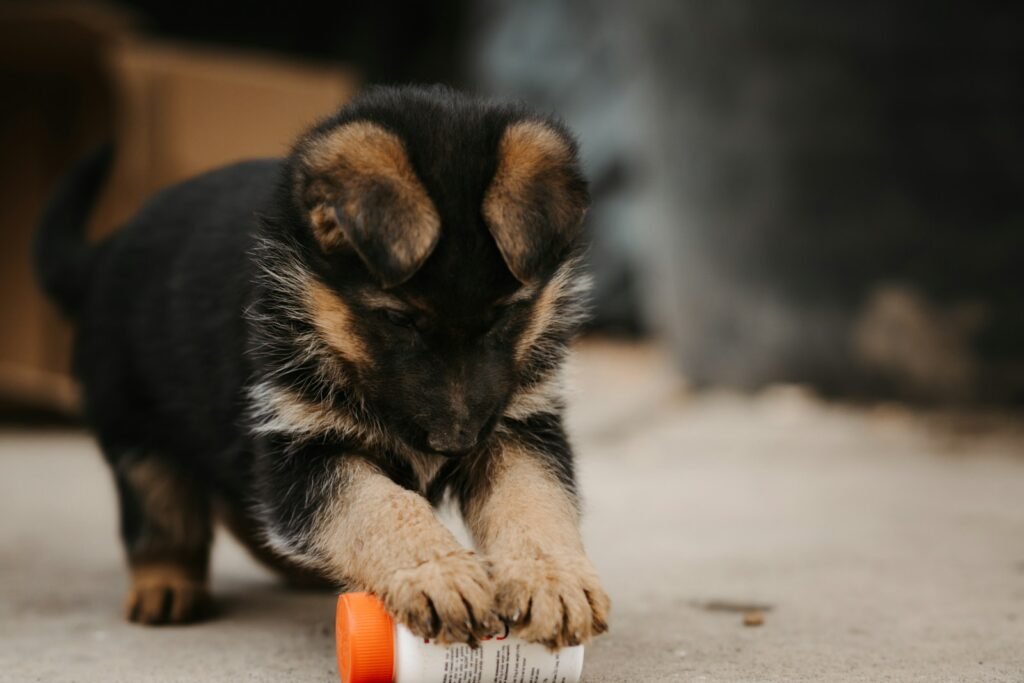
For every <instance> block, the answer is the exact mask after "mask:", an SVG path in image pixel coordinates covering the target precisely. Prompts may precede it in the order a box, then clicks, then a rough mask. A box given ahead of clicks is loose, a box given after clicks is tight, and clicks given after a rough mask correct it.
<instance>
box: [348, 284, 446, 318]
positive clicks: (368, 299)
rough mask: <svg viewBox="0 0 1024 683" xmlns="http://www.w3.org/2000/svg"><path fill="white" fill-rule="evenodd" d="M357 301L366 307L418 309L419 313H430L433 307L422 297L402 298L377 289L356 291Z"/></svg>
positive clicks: (403, 310) (406, 310)
mask: <svg viewBox="0 0 1024 683" xmlns="http://www.w3.org/2000/svg"><path fill="white" fill-rule="evenodd" d="M355 296H356V298H357V299H359V303H361V304H363V305H364V306H366V307H368V308H374V309H391V310H395V311H402V312H408V311H418V312H420V313H428V314H429V313H432V312H433V308H431V306H430V304H428V303H427V302H426V301H423V300H422V299H418V298H413V297H409V298H408V299H402V298H401V297H399V296H396V295H394V294H391V293H389V292H384V291H381V290H378V289H363V290H360V291H358V292H357V293H356V295H355Z"/></svg>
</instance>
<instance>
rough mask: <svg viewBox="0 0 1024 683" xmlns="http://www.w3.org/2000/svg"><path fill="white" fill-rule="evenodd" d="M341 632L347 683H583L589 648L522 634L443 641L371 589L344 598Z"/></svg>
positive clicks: (342, 670) (340, 605)
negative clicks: (406, 622)
mask: <svg viewBox="0 0 1024 683" xmlns="http://www.w3.org/2000/svg"><path fill="white" fill-rule="evenodd" d="M335 636H336V638H337V642H338V672H339V673H340V674H341V683H578V682H579V680H580V676H581V675H582V673H583V646H582V645H577V646H575V647H567V648H563V649H561V650H558V651H556V652H551V651H550V650H548V649H547V648H545V647H544V646H543V645H537V644H535V643H527V642H525V641H522V640H519V639H517V638H510V637H498V638H492V639H490V640H485V641H483V642H481V643H480V646H479V647H478V648H475V649H474V648H471V647H469V646H468V645H448V646H445V645H438V644H437V643H432V642H430V641H429V640H425V639H424V638H421V637H419V636H415V635H413V634H412V632H411V631H409V630H408V629H407V628H405V627H404V626H402V625H401V624H395V623H394V622H393V621H392V620H391V617H390V616H388V613H387V612H386V611H385V609H384V605H383V604H381V602H380V601H379V600H378V599H377V598H375V597H374V596H372V595H370V594H369V593H345V594H344V595H341V596H339V597H338V613H337V621H336V631H335Z"/></svg>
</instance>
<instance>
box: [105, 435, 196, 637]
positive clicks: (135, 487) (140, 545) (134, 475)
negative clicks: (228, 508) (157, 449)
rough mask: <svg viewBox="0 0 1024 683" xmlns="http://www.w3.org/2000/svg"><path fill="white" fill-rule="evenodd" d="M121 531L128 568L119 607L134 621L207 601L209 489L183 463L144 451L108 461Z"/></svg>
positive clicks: (174, 617) (177, 619) (178, 617)
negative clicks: (126, 587) (128, 580)
mask: <svg viewBox="0 0 1024 683" xmlns="http://www.w3.org/2000/svg"><path fill="white" fill-rule="evenodd" d="M114 478H115V481H116V484H117V491H118V496H119V499H120V504H121V536H122V540H123V541H124V546H125V550H126V552H127V556H128V566H129V569H130V570H131V588H130V589H129V591H128V596H127V598H126V599H125V605H124V613H125V618H127V619H128V620H129V621H134V622H138V623H141V624H180V623H187V622H190V621H197V620H199V619H201V618H203V617H204V616H205V615H206V613H207V611H208V607H209V595H208V593H207V588H206V583H207V573H208V566H209V557H210V543H211V541H212V537H213V532H212V523H211V514H210V503H209V495H208V493H207V491H206V489H205V487H204V486H203V485H202V484H201V483H200V482H199V481H198V479H197V478H196V477H195V476H194V474H193V473H191V472H189V470H188V469H187V468H186V467H183V466H182V465H180V464H178V463H175V462H174V461H173V460H171V459H170V458H167V457H164V456H161V455H158V454H152V453H145V454H130V455H123V456H121V457H119V458H117V459H115V460H114Z"/></svg>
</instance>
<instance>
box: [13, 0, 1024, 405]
mask: <svg viewBox="0 0 1024 683" xmlns="http://www.w3.org/2000/svg"><path fill="white" fill-rule="evenodd" d="M0 7H2V14H0V17H2V18H0V73H2V79H3V92H4V93H5V95H4V97H3V105H2V109H0V117H2V118H0V136H2V141H3V145H4V149H5V150H6V151H7V153H6V154H5V155H4V158H3V160H2V161H0V164H2V168H3V171H2V173H3V176H2V178H3V182H2V184H0V192H2V193H3V196H2V199H0V203H2V206H3V207H4V209H3V210H4V215H5V221H4V231H3V236H2V240H3V243H2V245H0V246H2V250H0V259H2V273H3V275H2V277H3V278H4V280H3V283H2V286H0V321H3V323H4V330H5V332H4V334H3V336H2V338H0V395H2V396H3V398H4V399H5V400H8V401H10V402H12V403H14V404H16V405H26V406H38V407H42V408H58V409H62V410H66V409H68V408H71V407H73V393H72V391H71V389H70V387H69V386H68V385H67V384H66V381H65V376H66V373H65V365H64V358H65V356H66V347H67V339H66V334H65V333H64V332H63V331H62V330H61V328H60V325H59V324H58V323H56V321H54V320H53V319H52V318H51V315H50V313H49V312H48V311H47V309H46V307H45V305H44V304H43V303H42V302H41V301H40V299H39V296H38V294H37V293H36V292H35V289H34V287H33V285H32V283H31V278H30V273H29V270H28V265H27V260H26V258H25V255H26V253H27V251H26V248H27V244H28V239H29V235H30V233H31V231H32V228H33V226H34V225H35V222H36V220H37V219H38V216H39V212H40V209H41V206H42V204H43V202H44V199H45V196H46V193H47V192H48V191H49V190H50V189H51V188H52V186H53V184H54V182H55V181H56V179H57V178H58V177H59V176H60V174H61V173H62V172H63V171H64V170H65V169H66V167H67V166H68V164H69V163H70V162H71V161H72V160H73V159H75V158H76V157H77V156H79V155H80V154H82V153H83V151H85V150H87V149H88V148H89V147H90V146H92V145H94V144H96V143H97V142H98V141H101V140H104V139H115V140H116V141H117V144H118V147H119V150H120V152H119V154H120V158H119V160H118V168H117V171H116V174H115V180H114V182H113V184H112V186H111V187H110V189H109V192H108V196H107V198H106V201H105V202H104V205H103V207H102V209H101V211H100V212H99V214H98V215H97V219H96V221H95V232H96V234H101V233H103V232H105V231H109V230H112V229H114V227H115V226H116V225H117V224H118V222H119V221H121V220H124V219H125V218H126V217H127V216H129V215H131V213H132V212H133V211H134V210H135V209H136V208H137V207H138V205H139V204H140V203H141V202H142V201H143V200H144V199H145V198H146V197H147V196H149V195H150V194H151V193H152V192H153V191H155V190H156V189H158V188H160V187H161V186H164V185H166V184H168V183H171V182H174V181H177V180H180V179H182V178H184V177H187V176H190V175H193V174H195V173H197V172H199V171H202V170H205V169H208V168H212V167H215V166H218V165H221V164H224V163H226V162H229V161H232V160H235V159H240V158H247V157H253V156H260V155H274V154H280V153H282V152H284V151H285V150H286V149H287V144H288V142H289V141H290V140H291V139H292V138H293V137H294V135H295V134H296V133H297V132H298V131H300V130H301V129H302V128H303V127H305V126H306V125H308V124H309V123H310V122H311V121H313V120H315V119H316V118H317V117H318V116H321V115H323V114H325V113H326V112H329V111H331V109H332V108H334V107H336V106H338V105H339V104H341V103H343V102H344V101H345V100H347V99H348V98H350V97H352V96H353V95H354V94H356V93H357V92H358V90H359V88H360V87H362V86H363V85H365V84H368V83H407V82H443V83H448V84H452V85H455V86H457V87H460V88H465V89H469V90H473V91H476V92H481V93H486V94H492V95H495V96H501V97H514V98H521V99H523V100H525V101H527V102H529V103H530V104H532V105H534V106H537V107H540V108H542V109H550V110H554V111H557V112H559V113H561V115H562V116H564V118H565V119H566V120H567V121H568V123H569V124H570V125H571V126H572V128H573V129H574V130H576V131H577V132H578V134H579V137H580V140H581V143H582V149H583V154H584V159H585V164H586V170H587V173H588V175H589V177H590V179H591V181H592V183H593V193H594V207H593V210H592V211H591V213H590V218H589V221H588V230H589V235H588V238H589V240H590V252H589V253H590V260H591V266H592V269H593V272H594V274H595V277H596V290H595V298H594V304H595V318H594V322H593V331H594V332H595V333H601V334H605V335H616V336H620V337H628V338H643V337H654V338H657V339H660V340H662V341H663V342H664V343H665V344H667V346H668V347H669V348H670V349H671V354H672V357H673V360H674V364H675V366H676V367H677V368H678V370H679V371H680V372H681V374H682V376H683V377H685V379H686V381H687V383H688V384H689V385H690V386H692V387H708V386H728V387H735V388H741V389H758V388H761V387H764V386H766V385H769V384H772V383H777V382H787V383H800V384H803V385H806V386H809V387H812V388H813V389H814V390H815V391H816V392H818V393H820V394H822V395H825V396H841V397H846V398H855V399H868V400H871V399H893V398H895V399H902V400H909V401H913V402H917V403H929V404H935V403H938V404H953V405H959V406H963V405H992V404H995V405H1003V406H1012V405H1019V404H1020V402H1021V401H1022V400H1024V297H1022V296H1021V292H1022V291H1024V286H1022V285H1024V275H1022V274H1021V270H1020V268H1019V267H1018V266H1019V263H1020V259H1021V257H1022V255H1024V203H1022V201H1021V196H1022V190H1024V188H1022V182H1024V181H1022V179H1024V161H1022V160H1024V82H1022V81H1024V71H1022V68H1021V66H1020V64H1022V63H1024V54H1022V53H1024V43H1022V41H1021V40H1020V38H1021V30H1020V26H1021V23H1022V21H1024V11H1022V10H1021V8H1020V7H1018V6H1017V5H1016V4H1014V3H975V4H966V3H937V4H934V5H933V6H930V7H928V8H927V10H925V9H924V8H922V7H920V6H915V5H914V4H913V3H819V2H813V1H811V0H806V1H805V0H780V1H778V2H773V3H761V2H756V1H754V0H726V1H722V2H701V1H679V2H670V3H665V2H659V1H657V0H639V1H638V2H630V3H620V2H614V1H611V0H608V1H605V0H595V1H593V2H586V3H584V2H566V3H551V2H544V1H541V0H524V1H522V2H498V1H492V0H483V1H481V2H469V1H468V0H455V1H453V0H443V1H437V2H431V3H402V2H396V1H394V0H381V1H377V2H373V3H351V2H335V3H328V4H324V5H315V12H314V14H315V17H316V19H315V21H310V15H309V13H308V12H307V11H305V10H304V9H303V3H294V4H287V5H286V4H282V3H273V2H242V1H240V0H239V1H237V2H221V3H213V4H211V3H207V2H200V1H199V0H181V1H179V2H174V3H167V2H161V1H156V0H128V1H124V2H119V3H107V4H98V3H45V2H31V3H16V2H9V3H4V4H2V5H0ZM313 7H314V5H308V8H309V11H313V9H312V8H313Z"/></svg>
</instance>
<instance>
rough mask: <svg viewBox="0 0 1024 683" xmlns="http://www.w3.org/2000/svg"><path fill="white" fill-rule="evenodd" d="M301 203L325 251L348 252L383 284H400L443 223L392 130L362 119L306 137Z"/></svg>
mask: <svg viewBox="0 0 1024 683" xmlns="http://www.w3.org/2000/svg"><path fill="white" fill-rule="evenodd" d="M298 155H299V164H300V175H301V177H300V178H299V184H300V187H299V193H300V201H301V203H302V205H303V207H304V209H305V210H306V212H307V215H308V218H309V224H310V226H311V228H312V230H313V236H314V237H315V238H316V240H317V242H318V243H319V245H320V247H321V248H322V249H323V250H324V251H325V252H330V251H333V250H336V249H344V248H351V249H353V250H354V251H355V252H356V254H358V255H359V258H360V259H361V260H362V261H363V263H364V264H366V267H367V268H368V269H369V270H370V272H371V273H373V274H374V275H375V276H376V277H377V278H378V279H379V280H380V282H381V284H382V285H383V286H384V287H394V286H396V285H400V284H402V283H403V282H405V281H406V280H408V279H409V278H410V277H412V276H413V274H415V273H416V271H417V270H419V268H420V266H422V265H423V263H424V262H425V261H426V260H427V257H429V256H430V254H431V253H432V252H433V251H434V247H435V246H437V240H438V239H439V238H440V236H441V219H440V218H439V217H438V215H437V209H436V208H435V207H434V203H433V202H432V201H431V200H430V197H429V196H428V194H427V191H426V189H425V188H424V187H423V184H422V183H421V182H420V180H419V178H417V177H416V173H415V171H414V170H413V168H412V164H411V163H410V162H409V157H408V155H407V154H406V152H405V146H404V145H403V144H402V141H401V140H400V139H399V138H398V136H397V135H395V134H394V133H392V132H390V131H388V130H385V129H384V128H382V127H381V126H379V125H377V124H374V123H370V122H368V121H355V122H351V123H346V124H343V125H341V126H339V127H338V128H335V129H333V130H330V131H327V132H326V133H323V134H321V135H319V136H315V137H313V138H312V139H310V140H307V141H306V142H305V144H304V145H303V146H302V147H301V148H300V150H299V152H298Z"/></svg>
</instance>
